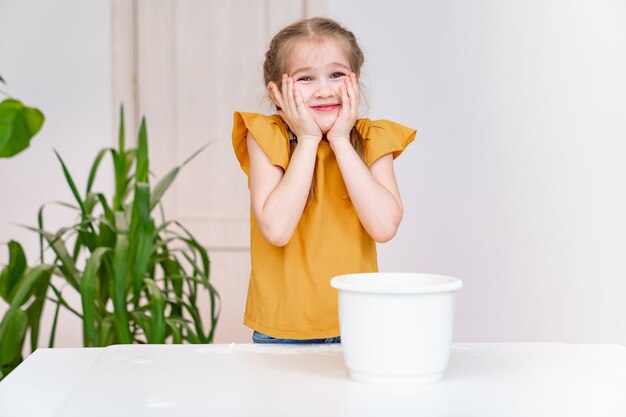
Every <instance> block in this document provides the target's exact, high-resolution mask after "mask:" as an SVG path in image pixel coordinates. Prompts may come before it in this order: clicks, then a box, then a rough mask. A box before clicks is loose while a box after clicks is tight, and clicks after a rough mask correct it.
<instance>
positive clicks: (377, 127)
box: [356, 119, 417, 166]
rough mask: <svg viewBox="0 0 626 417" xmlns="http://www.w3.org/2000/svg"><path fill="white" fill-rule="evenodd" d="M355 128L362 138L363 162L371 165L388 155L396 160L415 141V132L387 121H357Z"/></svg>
mask: <svg viewBox="0 0 626 417" xmlns="http://www.w3.org/2000/svg"><path fill="white" fill-rule="evenodd" d="M356 128H357V130H358V131H359V133H360V134H361V136H362V137H363V140H364V141H365V143H364V148H365V161H366V164H367V166H370V165H372V164H373V163H374V162H376V161H377V160H378V159H379V158H380V157H382V156H384V155H387V154H389V153H392V154H393V159H396V158H397V157H398V156H400V154H401V153H402V151H404V149H405V148H406V147H407V146H408V145H409V144H410V143H411V142H413V141H414V140H415V136H416V135H417V131H416V130H415V129H411V128H409V127H406V126H404V125H401V124H399V123H395V122H391V121H389V120H369V119H359V120H357V122H356Z"/></svg>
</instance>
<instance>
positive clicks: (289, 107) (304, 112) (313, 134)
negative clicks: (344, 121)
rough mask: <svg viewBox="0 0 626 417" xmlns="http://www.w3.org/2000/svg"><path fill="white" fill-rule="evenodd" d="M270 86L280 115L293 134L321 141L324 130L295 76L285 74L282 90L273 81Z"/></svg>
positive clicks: (299, 137) (302, 138)
mask: <svg viewBox="0 0 626 417" xmlns="http://www.w3.org/2000/svg"><path fill="white" fill-rule="evenodd" d="M268 88H269V90H270V95H271V96H272V98H273V99H274V102H275V103H276V105H277V106H278V107H280V110H278V115H279V116H280V117H281V118H282V119H283V120H284V121H285V123H287V125H288V126H289V129H291V131H292V132H293V134H294V135H296V137H297V138H298V139H299V140H314V141H316V142H319V141H320V140H321V139H322V131H321V130H320V128H319V126H318V125H317V123H315V120H313V116H311V113H310V112H309V108H308V107H307V105H306V104H305V103H304V100H303V99H302V95H301V94H300V92H299V91H298V87H297V85H296V83H295V82H294V80H293V78H290V77H287V75H286V74H285V75H283V82H282V92H281V91H279V90H278V87H277V86H276V84H274V83H273V82H270V84H269V85H268Z"/></svg>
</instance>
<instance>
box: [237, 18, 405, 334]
mask: <svg viewBox="0 0 626 417" xmlns="http://www.w3.org/2000/svg"><path fill="white" fill-rule="evenodd" d="M363 61H364V58H363V53H362V52H361V49H360V48H359V46H358V44H357V42H356V39H355V37H354V35H353V34H352V32H350V31H348V30H346V29H345V28H343V27H341V26H340V25H339V24H338V23H337V22H335V21H333V20H330V19H326V18H312V19H307V20H300V21H298V22H295V23H293V24H292V25H290V26H287V27H286V28H284V29H282V30H281V31H280V32H278V34H277V35H276V36H275V37H274V38H273V39H272V41H271V43H270V47H269V50H268V51H267V53H266V54H265V63H264V65H263V72H264V77H265V83H266V85H267V90H268V93H269V96H270V98H271V99H272V101H273V103H274V104H275V105H276V108H277V110H278V111H277V113H278V114H275V115H272V116H264V115H261V114H257V113H242V112H236V113H235V120H234V127H233V147H234V149H235V153H236V155H237V158H238V159H239V163H240V164H241V168H242V169H243V170H244V172H245V173H246V174H247V175H248V184H249V188H250V203H251V214H250V239H251V244H250V252H251V261H252V272H251V276H250V284H249V288H248V300H247V304H246V313H245V317H244V324H245V325H246V326H248V327H250V328H252V329H253V330H254V333H253V341H254V342H255V343H338V342H340V338H339V319H338V309H337V290H336V289H334V288H332V287H331V286H330V280H331V278H332V277H334V276H336V275H340V274H347V273H357V272H375V271H377V270H378V265H377V259H376V243H375V242H386V241H388V240H390V239H391V238H392V237H393V236H394V235H395V233H396V231H397V229H398V225H399V224H400V220H401V219H402V202H401V200H400V193H399V192H398V186H397V184H396V179H395V176H394V171H393V159H394V158H396V157H397V156H398V155H400V153H401V152H402V151H403V150H404V148H405V147H406V146H407V145H408V144H409V143H410V142H411V141H413V139H414V138H415V134H416V132H415V130H413V129H409V128H407V127H405V126H402V125H399V124H397V123H393V122H390V121H387V120H369V119H363V118H358V117H359V105H360V89H359V77H360V74H361V66H362V65H363Z"/></svg>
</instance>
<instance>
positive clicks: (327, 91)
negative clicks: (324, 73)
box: [315, 86, 336, 98]
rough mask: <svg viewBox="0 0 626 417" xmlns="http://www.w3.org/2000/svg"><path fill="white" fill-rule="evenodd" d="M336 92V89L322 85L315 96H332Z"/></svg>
mask: <svg viewBox="0 0 626 417" xmlns="http://www.w3.org/2000/svg"><path fill="white" fill-rule="evenodd" d="M335 94H336V92H335V90H333V89H332V88H330V87H328V86H324V87H320V88H318V89H317V90H316V91H315V98H326V97H332V96H334V95H335Z"/></svg>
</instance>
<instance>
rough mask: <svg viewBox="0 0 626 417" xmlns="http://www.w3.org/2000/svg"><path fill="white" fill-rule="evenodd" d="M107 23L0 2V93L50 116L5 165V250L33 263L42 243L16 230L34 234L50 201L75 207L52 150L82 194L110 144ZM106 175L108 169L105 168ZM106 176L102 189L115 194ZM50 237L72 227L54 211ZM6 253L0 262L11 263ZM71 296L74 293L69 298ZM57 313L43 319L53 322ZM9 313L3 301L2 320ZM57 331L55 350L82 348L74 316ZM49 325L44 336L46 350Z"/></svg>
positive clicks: (41, 1) (95, 15)
mask: <svg viewBox="0 0 626 417" xmlns="http://www.w3.org/2000/svg"><path fill="white" fill-rule="evenodd" d="M109 44H110V22H109V2H108V1H107V0H97V1H95V0H92V1H81V0H55V1H47V0H2V1H1V2H0V74H1V75H2V76H3V77H4V79H5V80H6V81H7V83H8V85H7V86H5V87H2V88H1V89H3V90H5V91H7V92H9V93H10V94H11V95H12V96H14V97H16V98H18V99H20V100H22V101H23V102H25V103H26V104H28V105H31V106H36V107H38V108H39V109H41V111H42V112H43V113H44V115H45V116H46V122H45V124H44V126H43V128H42V130H41V132H40V133H39V134H38V135H37V136H36V137H35V138H34V140H33V141H32V142H31V147H30V148H29V149H28V150H26V151H25V152H24V153H22V154H20V155H18V156H16V157H14V158H12V159H0V242H7V241H9V240H11V239H15V240H18V241H20V242H22V243H23V244H25V246H26V248H27V250H28V251H29V259H28V260H29V263H30V264H33V263H34V262H35V257H36V254H37V253H38V250H37V248H38V243H37V237H36V235H35V234H34V233H33V232H30V231H26V230H24V229H22V228H20V227H18V226H17V225H16V224H25V225H30V226H35V225H36V224H37V210H38V209H39V206H40V205H41V204H42V203H44V202H47V201H52V200H63V201H68V202H72V196H71V194H70V192H69V188H68V187H67V185H66V183H65V179H64V177H63V174H62V171H61V169H60V164H59V163H58V161H57V159H56V157H55V155H54V153H53V149H56V150H57V151H58V152H59V153H60V154H61V156H62V157H63V158H64V160H65V163H66V164H67V165H68V167H69V168H70V171H71V172H72V174H73V176H74V177H75V180H76V182H77V184H78V186H79V188H80V190H83V189H84V187H85V185H86V180H87V176H88V171H89V167H90V166H91V163H92V161H93V158H94V157H95V156H96V153H97V151H98V150H99V149H100V148H102V147H105V146H109V145H110V144H111V143H112V138H113V136H112V134H113V133H112V129H111V126H112V123H113V118H112V115H111V111H110V108H111V80H110V73H111V70H110V59H111V58H110V45H109ZM105 165H107V166H106V167H105V168H107V169H108V165H109V163H108V161H106V162H105ZM108 172H109V171H106V172H105V171H103V172H102V173H101V174H102V175H103V178H101V181H98V182H97V183H96V184H97V189H99V190H102V191H105V192H110V190H111V184H112V182H111V181H109V180H108V178H104V177H105V176H106V174H107V173H108ZM47 218H48V223H49V224H50V226H51V229H52V230H56V229H55V228H57V227H59V226H61V225H67V224H68V223H67V222H68V221H70V222H71V221H73V220H75V219H74V217H73V215H69V216H68V212H67V211H66V210H64V209H57V208H54V207H51V208H50V209H49V211H48V216H47ZM7 252H8V251H7V249H6V246H5V245H4V246H2V247H0V262H1V263H6V260H7ZM67 293H68V294H69V293H70V292H69V291H68V292H67ZM51 307H52V306H49V307H48V310H47V311H46V312H45V314H44V320H46V319H48V320H49V319H50V317H51V315H52V308H51ZM5 309H6V306H5V305H4V302H3V301H1V300H0V314H1V313H2V312H4V310H5ZM62 319H63V321H64V324H63V325H59V333H58V334H57V335H58V337H57V341H58V343H57V346H81V345H82V336H81V334H82V333H81V328H80V322H78V321H77V320H75V319H74V318H73V317H71V316H69V315H65V316H64V317H63V318H62ZM48 334H49V325H47V326H44V328H43V329H42V335H41V337H42V341H45V342H46V343H47V337H48Z"/></svg>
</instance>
